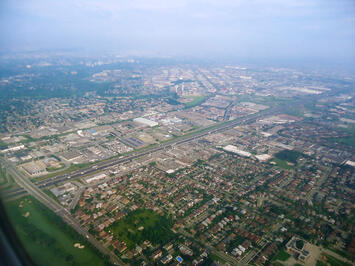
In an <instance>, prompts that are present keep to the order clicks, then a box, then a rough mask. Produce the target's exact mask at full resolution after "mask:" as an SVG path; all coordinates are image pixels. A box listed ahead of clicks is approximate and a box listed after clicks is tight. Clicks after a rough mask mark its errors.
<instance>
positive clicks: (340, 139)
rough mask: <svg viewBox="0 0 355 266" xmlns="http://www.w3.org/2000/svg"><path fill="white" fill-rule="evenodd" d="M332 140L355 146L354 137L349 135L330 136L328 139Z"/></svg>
mask: <svg viewBox="0 0 355 266" xmlns="http://www.w3.org/2000/svg"><path fill="white" fill-rule="evenodd" d="M329 140H330V141H332V142H338V143H341V144H347V145H350V146H355V137H349V138H330V139H329Z"/></svg>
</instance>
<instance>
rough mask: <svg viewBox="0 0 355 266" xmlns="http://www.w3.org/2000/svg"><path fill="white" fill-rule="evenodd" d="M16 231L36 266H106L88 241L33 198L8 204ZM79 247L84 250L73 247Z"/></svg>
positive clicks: (24, 198) (102, 258)
mask: <svg viewBox="0 0 355 266" xmlns="http://www.w3.org/2000/svg"><path fill="white" fill-rule="evenodd" d="M5 207H6V210H7V213H8V216H9V219H10V221H11V222H12V224H13V226H14V229H15V231H16V233H17V235H18V237H19V239H20V241H21V242H22V244H23V246H24V248H25V250H26V251H27V252H28V254H29V255H30V257H31V258H32V260H33V262H34V263H35V264H36V265H49V264H50V265H58V266H62V265H105V262H106V263H107V259H105V258H104V257H103V255H102V254H101V253H100V252H99V251H98V250H97V249H96V248H94V247H93V246H92V245H91V244H90V243H89V242H88V241H87V240H86V239H85V237H83V236H81V235H79V234H78V233H77V232H76V231H74V229H72V228H71V227H70V226H69V225H67V224H65V223H64V222H63V220H62V219H61V218H60V217H59V216H57V215H56V214H55V213H53V212H52V211H51V210H49V209H48V208H47V207H45V206H44V205H42V204H41V203H40V202H38V201H37V200H36V199H35V198H33V197H32V196H25V197H22V198H20V199H17V200H13V201H11V202H7V203H6V206H5ZM76 243H79V244H80V245H81V246H84V247H83V248H81V249H80V248H77V247H74V244H76Z"/></svg>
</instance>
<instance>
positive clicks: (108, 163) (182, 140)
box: [4, 107, 281, 198]
mask: <svg viewBox="0 0 355 266" xmlns="http://www.w3.org/2000/svg"><path fill="white" fill-rule="evenodd" d="M280 110H281V107H275V108H269V109H267V110H265V111H261V112H259V113H256V114H252V115H249V116H245V117H241V118H238V119H235V120H233V121H229V122H226V123H224V124H221V125H219V126H215V127H213V128H211V129H206V130H203V131H202V132H196V133H194V134H189V135H187V136H183V137H180V138H177V139H174V140H171V141H167V142H165V143H163V144H160V145H157V146H154V147H151V148H147V149H144V150H143V151H139V152H134V153H132V154H130V155H127V156H124V157H121V158H114V159H111V160H109V161H105V162H99V163H97V164H95V165H94V166H90V167H87V168H83V169H80V170H77V171H73V172H72V173H70V174H64V175H58V176H56V177H52V178H49V179H45V180H42V181H38V182H36V184H37V185H38V187H39V188H45V187H49V186H52V185H56V184H58V183H61V182H64V181H67V180H70V179H75V178H78V177H80V176H83V175H89V174H91V173H94V172H97V171H101V170H104V169H106V168H108V167H111V166H114V165H117V164H120V163H124V162H128V161H132V160H134V159H137V158H139V157H142V156H145V155H148V154H150V153H153V152H156V151H160V150H163V149H166V148H169V147H171V146H173V145H176V144H182V143H186V142H190V141H193V140H196V139H199V138H201V137H204V136H207V135H209V134H213V133H217V132H220V131H224V130H228V129H230V128H233V127H235V126H237V125H243V124H249V123H252V122H254V121H255V120H256V119H258V118H261V117H263V116H265V115H272V114H276V113H278V112H279V111H280ZM25 193H26V191H25V190H23V189H21V188H18V189H12V190H9V191H7V192H4V197H5V198H13V197H17V196H21V195H23V194H25Z"/></svg>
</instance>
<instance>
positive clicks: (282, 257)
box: [272, 249, 291, 261]
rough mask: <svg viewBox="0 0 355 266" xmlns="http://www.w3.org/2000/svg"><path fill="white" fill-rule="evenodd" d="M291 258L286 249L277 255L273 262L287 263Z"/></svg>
mask: <svg viewBox="0 0 355 266" xmlns="http://www.w3.org/2000/svg"><path fill="white" fill-rule="evenodd" d="M290 257H291V255H290V254H288V253H287V252H286V251H285V250H284V249H281V250H280V251H279V252H278V253H276V255H275V256H274V257H273V258H272V261H275V260H279V261H286V260H288V259H289V258H290Z"/></svg>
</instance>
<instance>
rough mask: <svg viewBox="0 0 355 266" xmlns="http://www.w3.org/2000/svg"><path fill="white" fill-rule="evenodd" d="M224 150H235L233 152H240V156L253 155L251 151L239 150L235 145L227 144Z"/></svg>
mask: <svg viewBox="0 0 355 266" xmlns="http://www.w3.org/2000/svg"><path fill="white" fill-rule="evenodd" d="M223 150H225V151H229V152H233V153H236V154H238V155H240V156H244V157H250V156H251V153H250V152H247V151H242V150H239V149H238V148H237V147H236V146H233V145H227V146H225V147H224V148H223Z"/></svg>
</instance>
